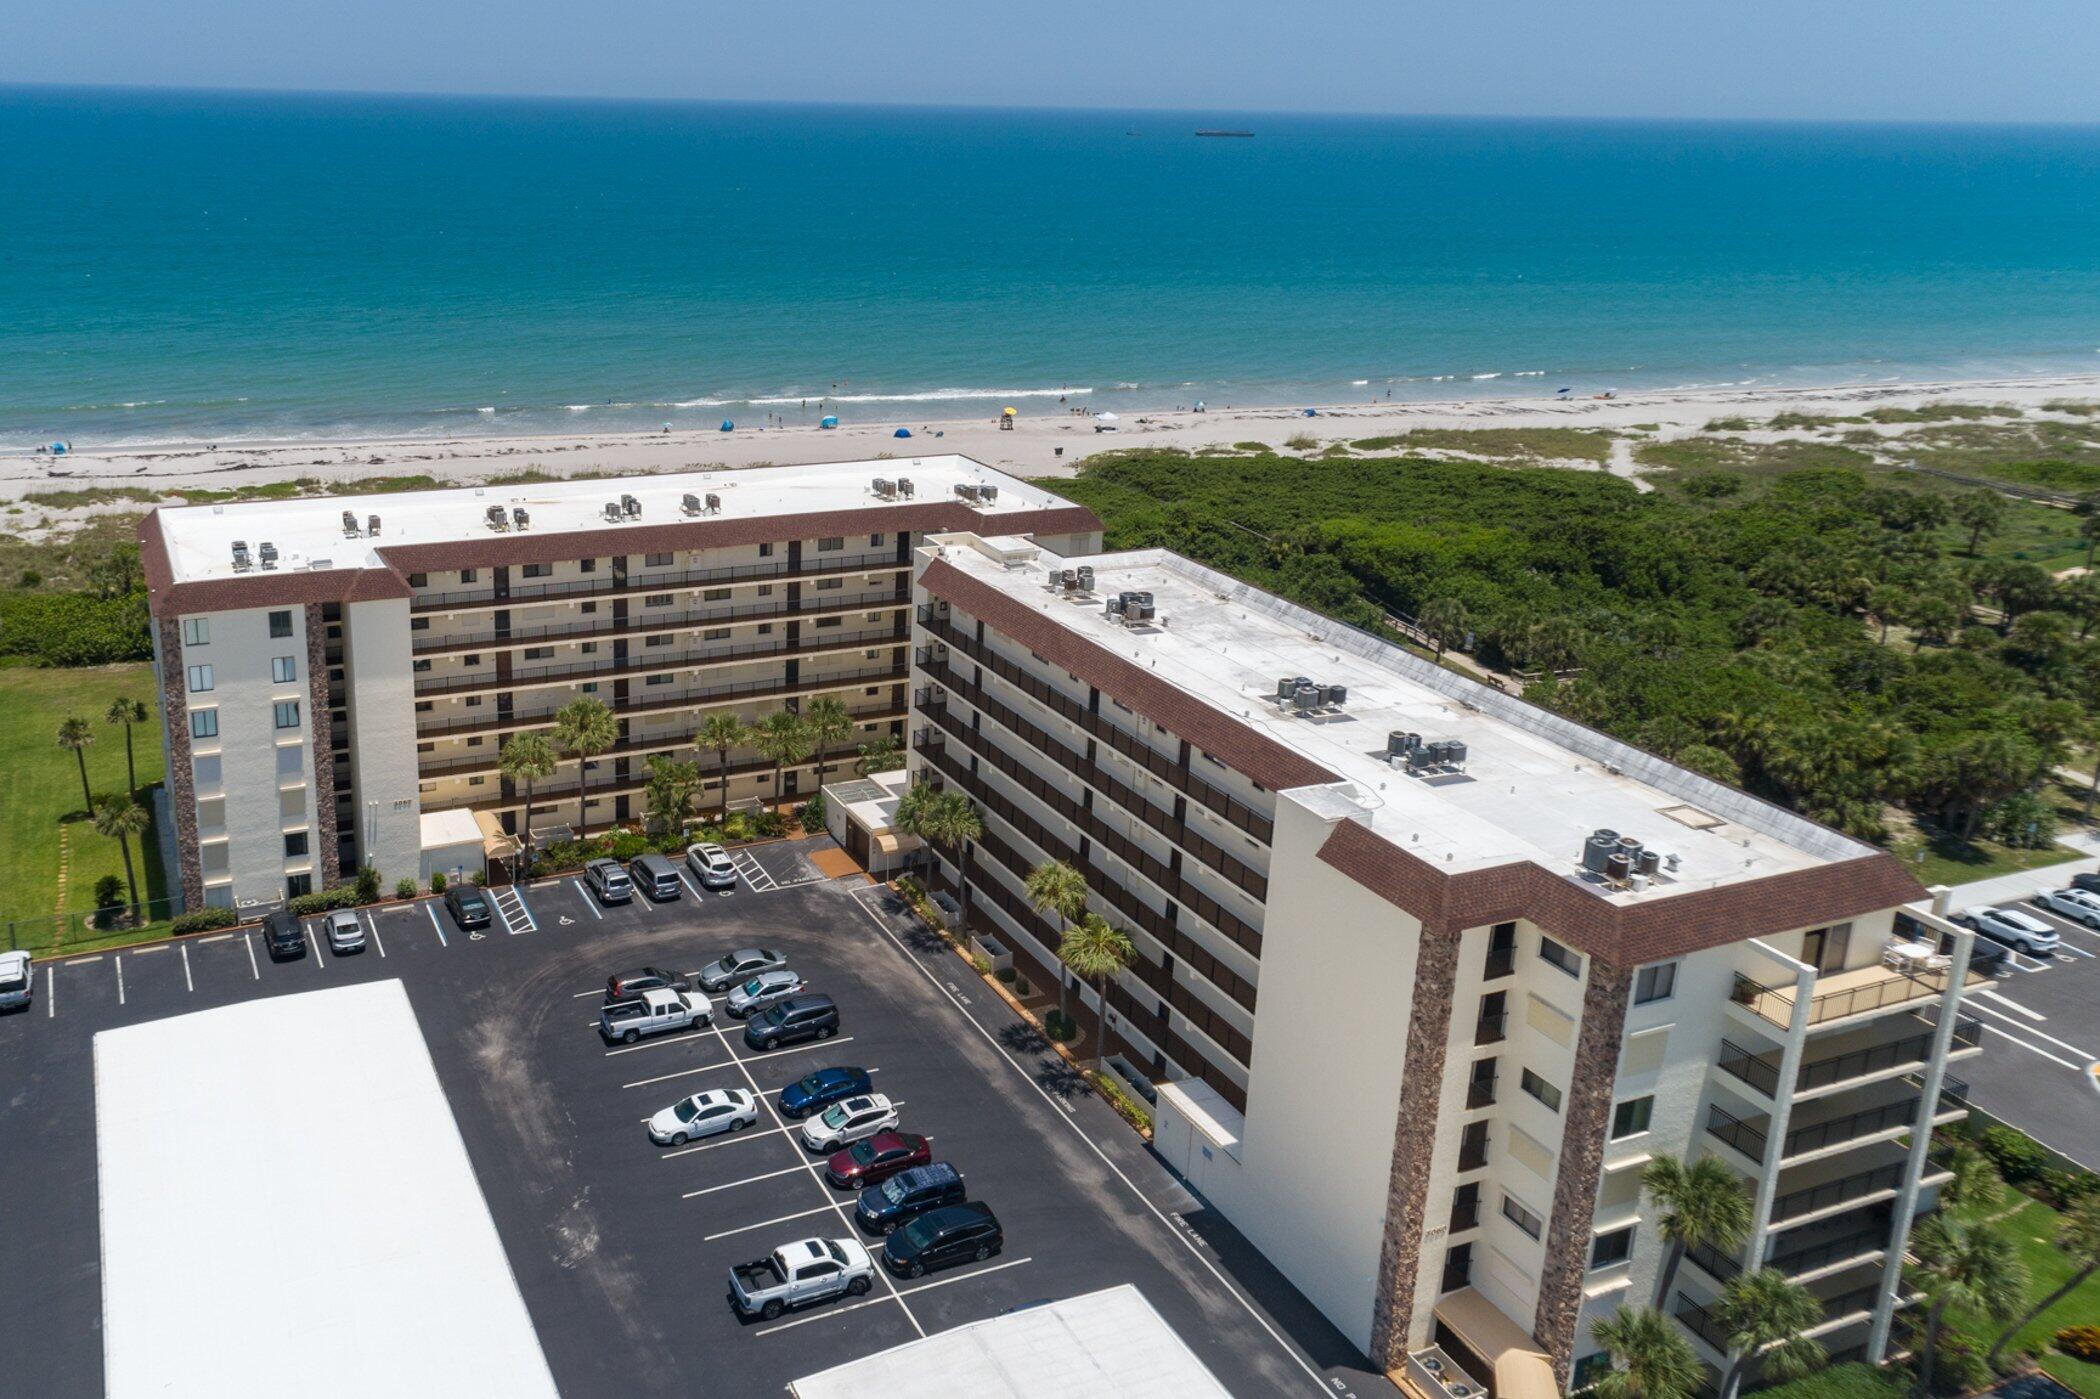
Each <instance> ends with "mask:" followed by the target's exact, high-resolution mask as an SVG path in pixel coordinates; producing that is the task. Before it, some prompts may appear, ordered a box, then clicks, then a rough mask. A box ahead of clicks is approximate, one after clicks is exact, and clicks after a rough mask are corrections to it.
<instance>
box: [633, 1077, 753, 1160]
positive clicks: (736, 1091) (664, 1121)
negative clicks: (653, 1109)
mask: <svg viewBox="0 0 2100 1399" xmlns="http://www.w3.org/2000/svg"><path fill="white" fill-rule="evenodd" d="M757 1121H758V1097H757V1095H756V1094H754V1093H752V1092H751V1091H750V1090H749V1089H747V1088H710V1089H708V1090H707V1091H706V1092H705V1093H695V1094H694V1095H693V1096H692V1097H690V1098H681V1099H679V1100H678V1101H677V1102H675V1103H673V1104H671V1106H669V1107H667V1108H665V1109H664V1110H663V1111H662V1112H660V1113H658V1114H656V1116H654V1117H652V1118H650V1119H649V1139H650V1140H651V1141H653V1142H655V1143H656V1144H657V1145H658V1146H684V1145H685V1144H686V1143H687V1142H694V1141H698V1140H700V1138H702V1137H712V1136H715V1135H716V1134H718V1133H721V1132H741V1131H743V1130H744V1129H745V1128H746V1127H750V1126H753V1125H755V1124H756V1123H757Z"/></svg>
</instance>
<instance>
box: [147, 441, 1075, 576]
mask: <svg viewBox="0 0 2100 1399" xmlns="http://www.w3.org/2000/svg"><path fill="white" fill-rule="evenodd" d="M900 476H901V477H905V478H907V479H909V480H910V481H911V483H912V487H913V497H912V499H911V500H885V499H883V498H881V497H879V496H877V495H876V494H875V492H874V489H873V485H872V483H873V482H874V481H875V480H876V478H878V477H880V478H883V479H886V480H895V479H897V478H898V477H900ZM964 483H976V484H983V485H992V486H996V487H998V488H999V495H998V498H997V499H996V500H995V501H993V502H992V503H990V504H988V505H983V504H980V505H977V506H975V508H976V509H979V510H981V511H984V512H985V513H988V514H996V513H998V512H1001V511H1013V512H1018V511H1024V510H1040V509H1044V508H1054V507H1058V506H1063V505H1068V504H1070V502H1069V501H1066V500H1064V499H1062V498H1060V497H1058V496H1054V495H1052V494H1050V493H1049V492H1048V491H1045V490H1042V489H1040V488H1039V487H1035V486H1031V485H1028V484H1026V483H1025V482H1023V481H1020V480H1018V479H1016V478H1014V477H1012V476H1009V475H1007V474H1006V473H1005V472H1003V471H997V470H994V469H993V468H992V467H989V466H986V465H984V464H983V463H981V462H978V461H974V460H972V459H971V458H969V457H964V456H958V455H956V454H954V453H952V452H951V453H943V454H938V455H930V456H902V455H900V456H897V457H892V458H881V459H876V460H871V461H846V462H819V463H815V464H812V465H809V466H765V467H743V468H738V469H733V470H732V469H723V470H718V471H685V472H678V473H675V474H670V475H661V476H622V477H607V478H603V479H599V480H562V481H545V482H539V483H535V484H532V485H518V486H460V487H456V488H446V489H443V490H430V491H396V492H391V493H387V494H380V495H327V496H310V497H306V498H303V499H299V500H262V501H248V502H245V503H242V504H234V505H185V506H177V507H174V508H169V509H163V510H161V511H160V512H159V517H160V527H161V531H162V534H163V535H164V537H165V538H166V540H167V544H168V561H169V565H170V567H171V569H172V570H173V572H174V577H175V581H176V582H178V583H188V582H194V581H197V580H199V579H206V578H232V577H236V576H239V575H237V574H236V572H235V570H234V567H233V542H234V541H235V540H237V539H238V540H244V541H246V542H247V545H248V548H249V551H250V554H251V556H252V555H253V554H254V552H255V551H256V550H257V549H259V548H260V547H261V545H262V542H263V541H264V540H268V541H269V542H271V543H272V544H274V545H276V546H277V553H278V563H277V570H278V572H280V573H284V572H292V571H308V570H312V569H314V568H316V567H322V568H377V567H380V563H379V560H378V558H377V556H376V551H377V550H379V549H383V548H386V547H387V546H389V545H399V544H443V543H449V542H452V541H456V540H466V539H473V540H480V539H486V538H489V537H490V530H489V527H488V523H487V519H486V512H487V510H488V507H489V506H491V505H500V506H502V507H503V508H504V510H505V512H506V514H507V513H508V512H509V511H510V510H511V509H512V508H514V507H523V508H524V510H525V511H526V513H527V515H528V516H529V518H530V522H531V530H530V532H531V533H532V534H533V535H535V536H538V535H547V534H559V533H564V532H573V531H578V530H591V529H605V528H608V527H612V528H617V526H609V525H608V522H607V521H606V519H605V513H604V512H605V505H606V502H608V501H617V500H619V498H620V497H621V496H622V495H631V496H633V497H635V499H637V500H639V501H640V502H641V504H642V514H641V520H640V523H642V524H644V525H666V524H676V523H678V522H680V521H683V520H689V519H713V520H726V519H750V518H752V517H754V516H763V515H802V514H812V513H815V512H818V511H824V510H866V511H868V512H869V527H870V528H871V529H880V528H881V523H880V518H881V512H882V511H884V510H892V509H896V508H898V507H900V506H907V505H914V504H917V505H924V504H927V503H939V502H942V501H950V500H954V499H955V498H956V497H955V487H956V486H957V485H960V484H964ZM689 493H690V494H692V495H697V496H699V497H701V498H702V499H703V500H704V499H705V498H706V497H707V496H708V494H709V493H713V494H716V495H719V496H721V497H722V510H721V513H720V514H719V515H706V516H688V515H686V514H685V513H684V505H683V502H684V499H685V497H686V495H687V494H689ZM345 510H348V511H349V512H350V513H351V514H353V515H354V516H356V517H357V525H358V529H359V530H360V533H359V534H358V535H357V536H356V537H354V538H353V537H349V536H346V535H345V534H344V533H343V512H344V511H345ZM373 515H377V516H379V517H380V532H379V536H378V538H376V539H375V538H372V537H371V536H370V535H368V534H365V533H362V531H364V530H365V529H366V524H367V520H368V518H369V517H370V516H373Z"/></svg>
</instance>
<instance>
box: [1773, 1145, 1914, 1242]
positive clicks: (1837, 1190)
mask: <svg viewBox="0 0 2100 1399" xmlns="http://www.w3.org/2000/svg"><path fill="white" fill-rule="evenodd" d="M1860 1156H1865V1157H1866V1158H1867V1159H1868V1160H1870V1161H1871V1160H1874V1159H1875V1158H1876V1157H1879V1158H1880V1164H1878V1165H1872V1166H1868V1167H1866V1168H1865V1169H1849V1170H1848V1168H1851V1167H1854V1166H1856V1161H1857V1158H1858V1157H1860ZM1909 1156H1910V1150H1909V1148H1908V1147H1907V1146H1904V1145H1900V1144H1896V1143H1887V1144H1883V1145H1881V1146H1875V1147H1867V1148H1864V1149H1862V1150H1859V1151H1853V1152H1847V1153H1845V1154H1844V1155H1843V1156H1834V1157H1826V1158H1823V1159H1821V1160H1818V1161H1816V1162H1814V1163H1812V1164H1810V1165H1808V1166H1805V1167H1801V1168H1798V1174H1795V1175H1794V1177H1793V1178H1794V1180H1796V1181H1801V1182H1804V1183H1801V1184H1798V1185H1794V1186H1793V1188H1791V1189H1788V1190H1785V1191H1783V1192H1782V1193H1781V1194H1780V1195H1778V1196H1777V1197H1776V1198H1775V1199H1774V1200H1773V1201H1772V1216H1771V1217H1772V1224H1773V1227H1774V1228H1782V1227H1786V1226H1788V1225H1794V1224H1804V1223H1807V1222H1808V1221H1809V1220H1811V1219H1820V1218H1823V1217H1825V1216H1834V1215H1837V1214H1841V1213H1846V1212H1847V1210H1846V1208H1845V1207H1847V1206H1850V1205H1853V1204H1856V1203H1858V1202H1861V1201H1873V1202H1876V1203H1878V1202H1880V1201H1881V1200H1884V1199H1892V1198H1894V1197H1895V1195H1896V1194H1897V1193H1898V1192H1900V1191H1901V1190H1902V1188H1903V1176H1904V1173H1905V1171H1906V1170H1907V1169H1908V1168H1909V1164H1910V1162H1909ZM1930 1160H1931V1162H1932V1164H1930V1165H1928V1166H1927V1168H1926V1170H1925V1173H1924V1175H1923V1177H1921V1183H1922V1182H1923V1181H1925V1180H1930V1179H1932V1178H1933V1173H1934V1167H1935V1166H1936V1165H1937V1162H1938V1158H1937V1156H1934V1157H1932V1158H1930Z"/></svg>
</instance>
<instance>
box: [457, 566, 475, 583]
mask: <svg viewBox="0 0 2100 1399" xmlns="http://www.w3.org/2000/svg"><path fill="white" fill-rule="evenodd" d="M479 576H480V574H479V573H478V571H477V570H475V569H471V568H463V569H461V570H460V571H459V581H460V582H462V583H471V582H473V581H474V580H475V579H476V578H477V577H479Z"/></svg>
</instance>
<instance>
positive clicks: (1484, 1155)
mask: <svg viewBox="0 0 2100 1399" xmlns="http://www.w3.org/2000/svg"><path fill="white" fill-rule="evenodd" d="M1487 1163H1488V1144H1487V1136H1486V1134H1485V1133H1483V1134H1481V1135H1480V1136H1478V1137H1475V1138H1474V1139H1472V1140H1471V1141H1467V1142H1463V1143H1461V1144H1460V1146H1459V1148H1458V1168H1459V1169H1460V1170H1461V1171H1477V1170H1479V1169H1480V1168H1481V1167H1482V1166H1485V1165H1486V1164H1487Z"/></svg>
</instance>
